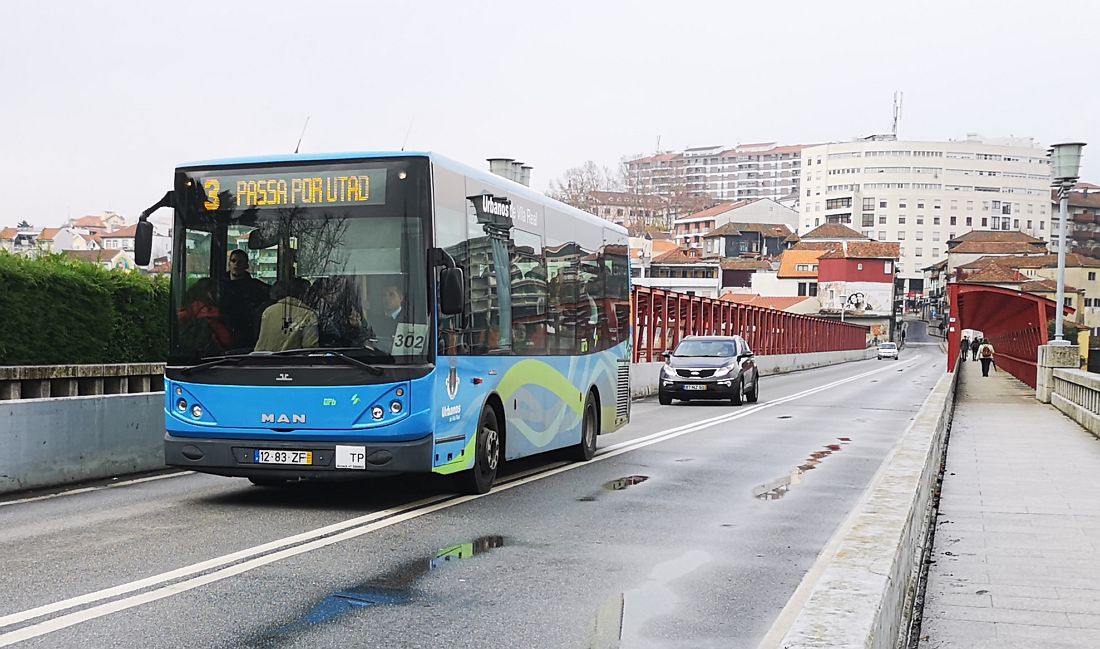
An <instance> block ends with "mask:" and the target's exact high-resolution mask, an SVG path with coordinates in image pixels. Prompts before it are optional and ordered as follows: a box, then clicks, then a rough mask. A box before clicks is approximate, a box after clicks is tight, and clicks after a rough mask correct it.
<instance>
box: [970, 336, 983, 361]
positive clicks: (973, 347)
mask: <svg viewBox="0 0 1100 649" xmlns="http://www.w3.org/2000/svg"><path fill="white" fill-rule="evenodd" d="M982 340H985V339H984V338H982V339H980V340H979V339H978V337H977V336H974V339H973V340H971V341H970V353H971V357H970V360H972V361H976V360H978V348H979V347H981V346H982Z"/></svg>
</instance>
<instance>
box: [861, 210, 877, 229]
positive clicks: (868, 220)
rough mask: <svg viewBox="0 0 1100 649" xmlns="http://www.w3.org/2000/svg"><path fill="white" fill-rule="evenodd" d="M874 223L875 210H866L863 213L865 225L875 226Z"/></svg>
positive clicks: (866, 226)
mask: <svg viewBox="0 0 1100 649" xmlns="http://www.w3.org/2000/svg"><path fill="white" fill-rule="evenodd" d="M874 224H875V214H874V212H871V213H866V212H865V213H864V214H863V227H865V228H869V227H871V226H873V225H874Z"/></svg>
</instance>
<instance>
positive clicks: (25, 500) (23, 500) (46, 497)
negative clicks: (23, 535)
mask: <svg viewBox="0 0 1100 649" xmlns="http://www.w3.org/2000/svg"><path fill="white" fill-rule="evenodd" d="M193 473H194V471H177V472H175V473H165V474H163V475H151V476H146V477H144V478H135V479H133V480H123V481H121V482H112V483H111V484H105V485H99V486H98V487H81V488H80V489H69V490H68V491H59V492H58V493H55V494H46V495H44V496H33V497H31V498H20V499H19V500H5V501H4V502H0V507H5V506H7V505H19V504H22V503H33V502H38V501H39V500H50V499H52V498H60V497H62V496H75V495H76V494H86V493H88V492H91V491H100V490H102V489H114V488H115V487H126V486H129V485H135V484H141V483H142V482H152V481H153V480H165V479H167V478H178V477H180V476H184V475H191V474H193Z"/></svg>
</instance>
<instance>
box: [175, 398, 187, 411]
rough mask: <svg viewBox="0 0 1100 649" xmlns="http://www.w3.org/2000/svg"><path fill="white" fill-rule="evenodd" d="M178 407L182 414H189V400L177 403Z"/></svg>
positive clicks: (181, 400)
mask: <svg viewBox="0 0 1100 649" xmlns="http://www.w3.org/2000/svg"><path fill="white" fill-rule="evenodd" d="M176 407H177V408H179V411H180V412H187V400H186V399H180V400H179V401H177V402H176Z"/></svg>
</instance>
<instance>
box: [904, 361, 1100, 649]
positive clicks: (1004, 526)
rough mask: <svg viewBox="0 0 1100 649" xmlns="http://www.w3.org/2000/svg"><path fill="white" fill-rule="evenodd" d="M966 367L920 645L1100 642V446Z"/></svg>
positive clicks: (1044, 408)
mask: <svg viewBox="0 0 1100 649" xmlns="http://www.w3.org/2000/svg"><path fill="white" fill-rule="evenodd" d="M959 367H960V371H961V373H962V374H961V375H960V377H959V380H960V385H959V393H958V404H957V407H956V410H955V417H954V420H953V423H952V426H951V437H950V442H949V443H948V447H947V465H946V466H947V469H946V472H945V474H944V481H943V492H942V495H941V498H940V509H939V517H938V519H937V524H936V540H935V546H934V549H933V556H932V559H933V560H934V563H933V564H932V565H931V566H930V567H929V573H928V586H927V591H926V595H925V603H924V619H923V623H922V626H921V634H920V635H921V641H920V647H921V649H935V648H940V647H965V648H967V649H986V648H993V647H997V648H998V649H1015V648H1021V649H1022V648H1024V647H1027V648H1028V649H1034V648H1043V649H1047V648H1049V649H1060V648H1063V647H1089V648H1095V647H1100V440H1098V439H1096V438H1095V437H1093V436H1092V435H1091V434H1089V433H1088V432H1087V431H1086V430H1085V429H1083V428H1082V427H1081V426H1079V425H1078V424H1077V423H1075V422H1074V421H1073V420H1071V419H1069V418H1068V417H1065V416H1063V415H1062V414H1061V413H1060V412H1058V411H1057V410H1055V409H1054V408H1053V407H1051V406H1049V405H1046V404H1042V403H1039V402H1038V401H1036V400H1035V392H1034V390H1032V389H1031V388H1029V387H1027V386H1026V385H1024V384H1023V383H1021V382H1019V381H1018V380H1016V379H1015V378H1013V377H1012V376H1011V375H1009V374H1008V373H1006V372H1003V371H997V372H990V376H989V377H988V378H982V373H981V364H980V363H974V362H969V361H968V362H966V363H960V364H959Z"/></svg>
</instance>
